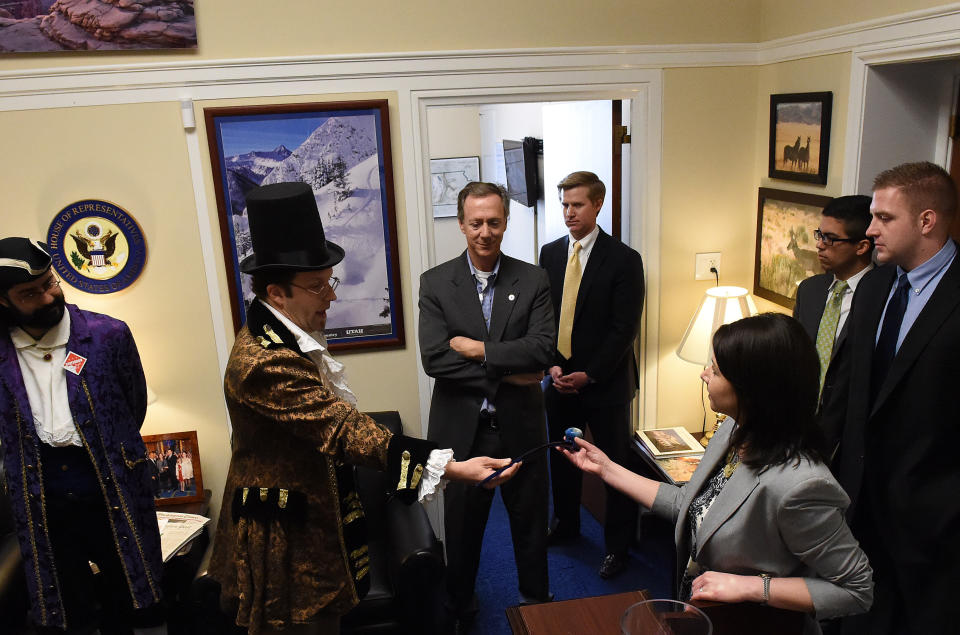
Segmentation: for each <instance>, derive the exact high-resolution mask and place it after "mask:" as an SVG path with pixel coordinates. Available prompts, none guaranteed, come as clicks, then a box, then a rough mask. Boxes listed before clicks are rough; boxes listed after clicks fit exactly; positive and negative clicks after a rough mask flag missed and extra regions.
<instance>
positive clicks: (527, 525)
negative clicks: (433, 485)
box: [420, 183, 555, 625]
mask: <svg viewBox="0 0 960 635" xmlns="http://www.w3.org/2000/svg"><path fill="white" fill-rule="evenodd" d="M509 205H510V200H509V198H508V197H507V193H506V191H505V190H504V189H503V188H501V187H499V186H497V185H493V184H491V183H469V184H467V186H466V187H465V188H464V189H463V190H461V192H460V194H459V196H458V200H457V218H458V220H459V222H460V230H461V231H462V232H463V234H464V236H465V237H466V240H467V249H466V251H464V253H463V254H461V255H460V256H458V257H457V258H454V259H453V260H450V261H447V262H445V263H443V264H441V265H438V266H436V267H434V268H433V269H430V270H429V271H427V272H425V273H424V274H423V276H421V278H420V359H421V361H422V362H423V369H424V370H425V371H426V373H427V374H428V375H430V376H431V377H433V378H434V379H436V382H435V384H434V388H433V399H432V401H431V403H430V424H429V426H430V427H429V431H428V438H429V439H430V440H431V441H435V442H437V443H439V444H440V445H441V446H442V447H450V448H453V450H454V457H455V458H456V459H457V460H458V461H460V460H463V459H466V458H469V457H473V456H477V455H481V454H487V453H493V454H495V455H498V456H514V457H516V456H519V455H521V454H523V453H524V452H526V451H527V450H530V449H533V448H535V447H537V446H539V445H542V444H543V443H545V442H546V440H547V439H546V427H545V425H544V417H543V393H542V391H541V389H540V381H541V379H542V378H543V376H544V370H545V369H546V368H547V367H548V366H550V363H551V360H552V354H553V342H554V338H555V332H554V326H553V308H552V307H551V305H550V286H549V283H548V282H547V274H546V273H545V272H544V271H543V270H542V269H540V268H538V267H535V266H534V265H531V264H527V263H525V262H522V261H520V260H516V259H514V258H511V257H509V256H507V255H506V254H503V253H501V252H500V242H501V241H502V239H503V233H504V231H506V228H507V218H508V215H509V209H510V207H509ZM548 487H549V486H548V484H547V463H546V458H545V453H540V454H537V455H534V456H531V457H529V458H527V459H525V460H524V462H523V467H522V469H521V470H520V471H519V472H518V473H517V475H516V476H515V477H514V478H513V479H512V480H511V481H509V482H508V483H506V484H504V486H503V487H502V488H501V494H502V495H503V502H504V505H505V506H506V508H507V513H508V514H509V516H510V531H511V534H512V536H513V545H514V554H515V558H516V562H517V573H518V577H519V586H520V601H521V602H522V603H533V602H545V601H549V600H550V599H551V595H550V592H549V588H548V587H549V585H548V579H547V544H546V539H547V495H548ZM492 500H493V492H492V491H490V490H483V489H481V488H477V487H473V486H460V484H457V483H451V484H450V485H449V486H448V487H447V488H446V491H445V496H444V519H445V520H444V523H445V534H446V538H445V542H446V547H447V584H448V591H449V595H450V603H451V605H452V606H451V609H452V610H453V611H454V612H455V614H456V617H457V619H458V620H459V621H460V622H461V625H463V624H464V623H466V622H469V621H470V620H471V619H472V617H473V615H474V614H475V613H476V605H475V601H474V583H475V581H476V576H477V569H478V566H479V562H480V547H481V544H482V542H483V532H484V528H485V526H486V523H487V516H488V514H489V512H490V504H491V502H492Z"/></svg>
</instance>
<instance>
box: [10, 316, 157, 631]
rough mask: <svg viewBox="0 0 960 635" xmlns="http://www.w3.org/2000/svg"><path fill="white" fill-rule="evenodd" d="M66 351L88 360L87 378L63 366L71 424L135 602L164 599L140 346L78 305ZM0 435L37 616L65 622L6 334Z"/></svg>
mask: <svg viewBox="0 0 960 635" xmlns="http://www.w3.org/2000/svg"><path fill="white" fill-rule="evenodd" d="M67 310H68V311H69V312H70V339H69V340H68V342H67V351H68V353H69V352H71V351H72V352H74V353H77V354H78V355H80V356H82V357H86V358H87V362H86V364H85V365H84V367H83V370H82V371H81V372H80V375H74V374H73V373H70V372H67V371H64V372H65V373H66V377H67V392H68V395H69V401H70V412H71V413H72V414H73V421H74V425H75V426H77V430H78V431H79V432H80V437H81V439H82V440H83V444H84V447H85V448H86V449H87V453H88V455H89V456H90V459H91V460H92V461H93V465H94V468H95V470H96V473H97V477H98V480H99V481H100V489H101V491H102V492H103V496H104V500H105V502H106V508H107V510H108V511H109V513H110V522H111V524H112V525H113V527H114V528H115V530H116V531H115V537H114V540H115V543H116V547H117V552H118V553H119V554H120V556H121V561H122V563H123V568H124V573H125V574H126V578H127V581H128V583H129V585H130V595H131V597H132V598H133V603H134V607H135V608H143V607H146V606H149V605H151V604H153V603H154V602H156V601H158V600H159V599H160V578H161V575H162V569H161V566H162V564H161V558H160V534H159V531H158V529H157V516H156V511H155V507H154V502H153V494H152V492H151V489H150V473H149V466H148V465H147V461H146V459H145V458H144V456H145V453H146V449H145V448H144V445H143V439H142V438H141V437H140V425H141V424H142V423H143V418H144V415H145V414H146V411H147V387H146V382H145V381H144V378H143V368H142V367H141V365H140V356H139V354H138V353H137V346H136V344H135V343H134V341H133V336H132V335H131V334H130V329H128V328H127V325H126V324H124V323H123V322H121V321H119V320H116V319H114V318H111V317H109V316H106V315H101V314H99V313H92V312H89V311H82V310H80V309H78V308H77V307H76V306H74V305H72V304H68V305H67ZM0 442H2V444H3V448H2V451H3V458H4V477H5V478H4V481H5V483H4V485H5V487H6V488H7V490H8V491H9V494H10V499H11V501H12V503H13V511H14V516H15V518H16V521H17V536H18V538H19V540H20V553H21V555H22V556H23V568H24V571H25V573H26V577H27V591H28V593H29V595H30V616H31V619H32V620H33V621H34V623H36V624H38V625H41V626H52V627H58V628H64V626H65V618H64V613H63V604H62V600H61V596H60V589H59V586H58V581H57V577H56V568H55V566H54V562H53V552H52V550H51V544H50V538H49V534H48V532H47V529H46V526H45V524H44V518H45V510H44V489H43V480H42V478H41V475H40V454H39V445H40V440H39V438H38V437H37V433H36V428H35V426H34V422H33V413H32V411H31V409H30V402H29V399H28V398H27V390H26V387H25V386H24V383H23V375H22V374H21V371H20V363H19V360H18V359H17V352H16V349H15V347H14V345H13V342H12V341H11V339H10V334H9V332H8V331H4V332H2V333H0Z"/></svg>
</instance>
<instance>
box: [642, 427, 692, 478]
mask: <svg viewBox="0 0 960 635" xmlns="http://www.w3.org/2000/svg"><path fill="white" fill-rule="evenodd" d="M637 438H638V439H639V441H640V445H641V448H642V449H643V450H644V452H646V454H647V456H648V458H649V459H651V460H652V463H653V465H654V467H656V469H657V470H658V471H659V472H661V473H662V475H663V476H664V477H665V480H667V482H669V483H672V484H673V485H681V484H683V483H686V482H687V481H689V480H690V477H691V476H692V475H693V472H694V470H696V469H697V466H698V465H699V464H700V459H701V458H703V449H704V448H703V446H702V445H700V442H699V441H697V440H696V439H695V438H693V435H692V434H690V433H689V432H687V430H686V428H683V427H680V426H677V427H674V428H656V429H651V430H639V431H638V432H637Z"/></svg>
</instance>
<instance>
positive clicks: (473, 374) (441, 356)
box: [420, 274, 499, 395]
mask: <svg viewBox="0 0 960 635" xmlns="http://www.w3.org/2000/svg"><path fill="white" fill-rule="evenodd" d="M452 337H453V335H452V334H451V333H450V327H449V326H448V324H447V320H446V317H445V315H444V307H443V304H442V302H441V301H440V298H439V297H437V295H436V293H435V292H434V290H433V287H432V286H431V282H430V276H428V275H427V274H424V275H422V276H420V361H421V363H422V364H423V370H424V372H426V373H427V374H428V375H429V376H431V377H433V378H434V379H449V380H451V381H456V382H458V383H459V385H460V386H463V387H465V388H472V389H475V390H480V391H482V392H483V393H484V394H486V395H493V394H495V393H496V386H497V385H498V384H499V380H498V379H497V377H496V376H495V375H494V373H493V372H492V371H490V370H489V369H488V368H485V367H484V365H482V364H480V363H479V362H475V361H473V360H470V359H467V358H465V357H463V356H462V355H460V354H459V353H457V352H456V351H454V350H453V349H452V348H450V339H451V338H452Z"/></svg>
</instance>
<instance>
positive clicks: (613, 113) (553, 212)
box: [427, 100, 630, 264]
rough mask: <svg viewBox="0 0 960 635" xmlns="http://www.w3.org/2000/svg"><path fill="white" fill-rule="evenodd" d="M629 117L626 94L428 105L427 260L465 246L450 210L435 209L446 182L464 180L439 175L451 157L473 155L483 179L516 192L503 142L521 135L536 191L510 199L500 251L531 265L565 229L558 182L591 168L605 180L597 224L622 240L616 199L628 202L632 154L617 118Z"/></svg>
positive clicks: (623, 212)
mask: <svg viewBox="0 0 960 635" xmlns="http://www.w3.org/2000/svg"><path fill="white" fill-rule="evenodd" d="M629 120H630V101H629V100H579V101H556V102H527V103H499V104H476V105H451V106H430V107H428V108H427V128H428V139H429V159H430V160H431V166H432V170H431V171H432V174H431V184H432V186H433V187H432V192H433V193H434V200H433V203H434V206H433V209H432V223H431V226H432V230H433V232H432V233H433V241H432V246H433V249H432V254H431V257H432V258H431V263H432V264H437V263H441V262H445V261H447V260H450V259H451V258H454V257H456V256H458V255H459V254H460V253H461V252H462V251H463V249H464V241H463V237H462V236H461V234H460V229H459V225H458V223H457V219H456V216H455V215H453V214H454V211H455V210H452V209H450V208H449V207H447V208H446V211H444V212H439V211H438V209H439V207H440V206H439V205H438V203H439V198H438V197H439V196H442V195H445V196H446V197H447V198H449V197H450V195H451V193H452V191H451V188H450V187H448V186H449V185H450V184H453V183H457V182H458V180H462V181H464V182H465V181H466V180H469V179H466V178H465V177H464V176H463V175H462V174H459V173H457V174H446V175H445V174H443V173H442V172H443V170H445V169H448V166H449V163H448V161H449V160H450V159H470V158H472V157H476V158H477V159H478V163H479V179H480V180H482V181H491V182H494V183H501V184H504V185H507V186H508V189H510V190H511V191H513V190H515V189H516V188H514V187H513V186H512V184H511V183H509V181H510V180H511V179H508V177H507V164H508V163H510V160H509V159H505V153H504V147H505V144H508V145H507V147H508V148H509V147H511V145H510V144H512V143H522V142H523V140H525V139H526V140H528V141H529V142H530V143H531V144H534V147H536V148H538V150H537V151H536V152H535V154H534V155H533V165H532V166H531V167H532V168H533V171H534V173H535V175H536V184H535V188H536V191H535V194H534V195H533V196H530V197H529V199H528V200H525V201H519V200H513V201H511V207H510V223H509V225H508V229H507V232H506V234H505V236H504V240H503V245H502V248H503V251H504V253H506V254H508V255H510V256H513V257H514V258H518V259H520V260H524V261H526V262H530V263H534V264H536V262H537V256H538V254H539V252H540V247H541V246H542V245H544V244H545V243H547V242H550V241H552V240H554V239H556V238H558V237H560V236H562V235H564V234H565V233H566V231H567V230H566V227H565V226H564V223H563V217H562V213H561V209H560V202H559V199H558V197H557V194H556V189H555V184H556V183H558V182H559V181H560V180H561V179H562V178H563V177H564V176H566V175H567V174H569V173H570V172H573V171H576V170H589V171H591V172H595V173H596V174H597V175H598V176H599V177H600V179H601V180H602V181H603V182H604V183H605V184H606V185H607V191H608V193H607V196H606V199H605V200H604V205H603V208H602V209H601V211H600V216H599V218H598V224H599V225H600V227H601V228H602V229H603V230H604V231H605V232H607V233H608V234H611V235H613V236H616V237H618V238H621V239H624V240H627V237H629V236H630V213H629V204H627V205H622V204H621V202H622V201H627V202H628V201H630V178H629V175H630V152H629V145H626V144H624V143H623V141H625V139H624V137H623V135H625V134H626V135H628V134H629V129H628V127H627V126H622V124H621V122H629ZM615 127H617V128H616V129H615ZM626 139H627V140H628V139H629V136H627V137H626ZM617 141H619V143H617ZM615 152H616V154H615ZM507 154H508V156H509V150H508V151H507ZM617 155H619V156H617ZM468 163H469V162H468ZM454 169H455V168H454ZM445 189H446V193H444V190H445ZM526 202H529V203H532V204H531V205H526V204H525V203H526Z"/></svg>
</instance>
